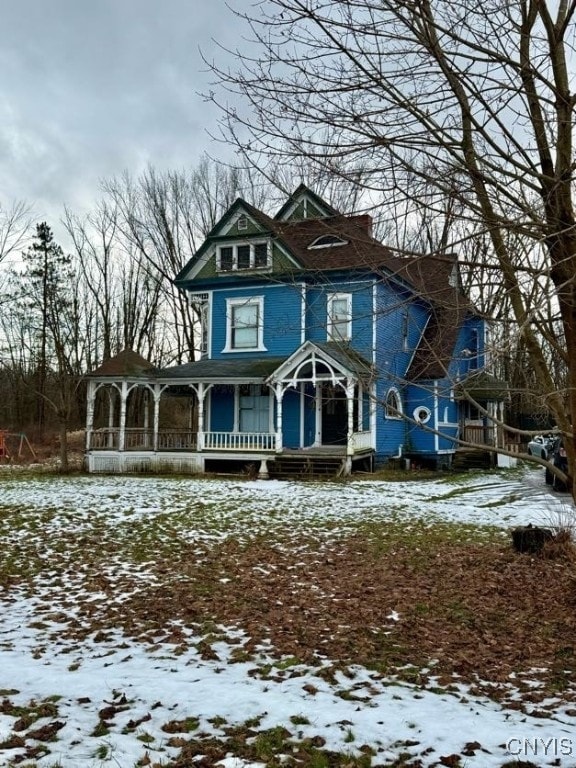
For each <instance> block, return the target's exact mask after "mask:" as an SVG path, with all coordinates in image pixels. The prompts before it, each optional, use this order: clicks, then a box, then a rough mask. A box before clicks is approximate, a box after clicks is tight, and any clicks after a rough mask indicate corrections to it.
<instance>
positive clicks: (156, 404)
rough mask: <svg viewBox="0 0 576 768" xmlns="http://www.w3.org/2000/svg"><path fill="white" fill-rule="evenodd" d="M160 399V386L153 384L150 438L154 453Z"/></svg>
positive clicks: (158, 425) (156, 448)
mask: <svg viewBox="0 0 576 768" xmlns="http://www.w3.org/2000/svg"><path fill="white" fill-rule="evenodd" d="M161 397H162V389H161V387H160V384H154V415H153V417H152V418H153V422H154V426H153V430H154V434H153V436H152V448H153V450H154V453H156V451H157V450H158V430H159V427H160V398H161Z"/></svg>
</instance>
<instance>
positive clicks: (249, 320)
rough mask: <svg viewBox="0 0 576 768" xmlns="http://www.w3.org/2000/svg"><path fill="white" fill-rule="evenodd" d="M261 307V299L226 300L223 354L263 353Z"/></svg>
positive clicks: (262, 302)
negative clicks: (252, 351)
mask: <svg viewBox="0 0 576 768" xmlns="http://www.w3.org/2000/svg"><path fill="white" fill-rule="evenodd" d="M263 305H264V300H263V299H262V298H261V297H258V298H249V299H228V306H227V329H226V347H225V349H224V351H225V352H248V351H251V350H261V351H265V348H264V345H263V327H262V316H263Z"/></svg>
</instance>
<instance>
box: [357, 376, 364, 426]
mask: <svg viewBox="0 0 576 768" xmlns="http://www.w3.org/2000/svg"><path fill="white" fill-rule="evenodd" d="M363 431H364V388H363V387H362V384H360V382H358V418H357V423H356V432H363Z"/></svg>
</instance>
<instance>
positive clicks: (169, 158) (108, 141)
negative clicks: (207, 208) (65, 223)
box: [0, 0, 249, 216]
mask: <svg viewBox="0 0 576 768" xmlns="http://www.w3.org/2000/svg"><path fill="white" fill-rule="evenodd" d="M246 2H249V0H246ZM241 4H242V0H240V5H241ZM2 25H3V43H2V48H1V50H0V72H2V75H1V76H0V188H1V190H2V197H1V201H2V202H4V203H5V204H8V203H9V202H10V201H12V200H15V199H24V200H26V201H28V202H29V203H31V204H33V205H34V206H35V207H36V208H37V210H38V212H39V215H40V216H46V215H48V212H50V213H52V212H55V211H56V210H59V211H60V212H61V209H62V205H63V204H64V203H65V204H67V205H69V206H70V207H72V208H75V207H77V206H78V207H86V206H89V205H90V204H91V202H94V201H95V200H96V198H97V196H98V194H99V189H98V182H99V179H102V178H108V177H110V176H112V175H116V174H120V173H122V171H124V170H128V171H129V172H130V173H132V174H137V173H139V172H141V171H142V170H143V169H144V168H145V167H146V165H147V164H152V165H154V166H155V167H158V168H169V167H174V168H183V167H186V166H189V165H194V164H196V163H197V162H198V160H199V158H200V156H201V154H202V152H203V151H204V150H206V149H207V148H208V147H209V145H210V139H209V136H208V133H207V129H210V128H211V127H213V125H214V122H215V121H216V119H217V115H216V114H215V112H214V111H213V108H212V107H211V106H210V105H208V104H206V103H205V102H204V101H203V99H202V97H201V96H199V95H198V94H199V92H202V91H204V90H206V89H207V88H208V85H209V80H210V76H209V74H208V73H206V71H205V70H206V67H205V64H204V63H203V62H202V59H201V56H200V53H199V48H200V46H203V47H205V48H207V49H208V50H210V48H211V45H212V43H211V41H212V40H213V39H217V40H219V41H221V42H222V43H223V44H224V45H226V44H230V42H232V41H233V40H234V39H235V37H236V35H237V34H238V21H237V19H236V18H235V17H234V16H233V14H232V13H231V11H230V10H229V9H228V7H227V6H226V4H225V3H224V1H223V0H210V2H203V1H202V2H200V1H199V0H196V1H195V2H190V0H163V2H162V3H159V2H157V0H98V2H94V3H83V2H77V0H51V2H50V3H47V2H44V0H19V2H18V3H7V4H5V5H4V7H3V9H2ZM44 211H45V212H46V213H43V212H44Z"/></svg>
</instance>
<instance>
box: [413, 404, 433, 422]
mask: <svg viewBox="0 0 576 768" xmlns="http://www.w3.org/2000/svg"><path fill="white" fill-rule="evenodd" d="M412 415H413V416H414V421H417V422H418V423H419V424H427V423H428V422H429V421H430V417H431V416H432V411H431V410H430V408H426V406H425V405H419V406H418V408H414V413H413V414H412Z"/></svg>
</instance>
